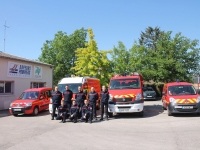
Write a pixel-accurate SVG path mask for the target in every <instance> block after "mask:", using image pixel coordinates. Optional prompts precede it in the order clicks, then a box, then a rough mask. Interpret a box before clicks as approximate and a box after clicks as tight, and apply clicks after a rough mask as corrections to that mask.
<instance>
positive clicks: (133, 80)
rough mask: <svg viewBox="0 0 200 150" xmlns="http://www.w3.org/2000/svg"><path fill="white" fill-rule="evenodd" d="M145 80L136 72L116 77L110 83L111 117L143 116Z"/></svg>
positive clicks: (109, 106) (109, 108) (109, 107)
mask: <svg viewBox="0 0 200 150" xmlns="http://www.w3.org/2000/svg"><path fill="white" fill-rule="evenodd" d="M142 89H143V78H142V76H141V75H140V74H139V73H137V72H135V73H132V74H131V75H129V76H126V75H124V76H122V75H119V74H117V75H115V76H114V77H112V78H111V79H110V83H109V93H110V98H109V105H108V112H109V116H110V117H111V116H112V115H113V113H114V114H116V113H138V115H139V116H141V117H142V116H143V108H144V99H143V92H142Z"/></svg>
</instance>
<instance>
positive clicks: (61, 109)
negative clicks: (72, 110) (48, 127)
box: [56, 100, 67, 123]
mask: <svg viewBox="0 0 200 150" xmlns="http://www.w3.org/2000/svg"><path fill="white" fill-rule="evenodd" d="M66 116H67V108H65V107H64V101H63V100H62V101H61V105H60V106H59V107H58V116H57V117H56V120H60V119H61V120H62V121H61V122H63V123H65V122H66V121H65V120H66Z"/></svg>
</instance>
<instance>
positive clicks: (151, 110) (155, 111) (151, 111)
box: [110, 105, 164, 120]
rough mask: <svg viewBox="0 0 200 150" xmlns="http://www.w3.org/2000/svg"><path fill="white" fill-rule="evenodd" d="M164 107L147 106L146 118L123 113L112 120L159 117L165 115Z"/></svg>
mask: <svg viewBox="0 0 200 150" xmlns="http://www.w3.org/2000/svg"><path fill="white" fill-rule="evenodd" d="M163 112H164V111H163V109H162V105H145V106H144V116H143V117H140V116H139V114H138V113H121V114H117V115H114V116H113V117H112V118H110V119H111V120H112V119H132V118H134V119H138V118H149V117H154V116H157V115H159V114H161V113H163Z"/></svg>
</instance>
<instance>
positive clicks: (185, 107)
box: [182, 106, 193, 109]
mask: <svg viewBox="0 0 200 150" xmlns="http://www.w3.org/2000/svg"><path fill="white" fill-rule="evenodd" d="M182 109H193V106H183V107H182Z"/></svg>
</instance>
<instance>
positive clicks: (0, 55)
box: [0, 51, 53, 67]
mask: <svg viewBox="0 0 200 150" xmlns="http://www.w3.org/2000/svg"><path fill="white" fill-rule="evenodd" d="M0 58H8V59H13V60H20V61H24V62H29V63H35V64H40V65H46V66H51V67H53V65H51V64H47V63H44V62H40V61H36V60H31V59H27V58H23V57H19V56H15V55H11V54H8V53H4V52H2V51H0Z"/></svg>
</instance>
